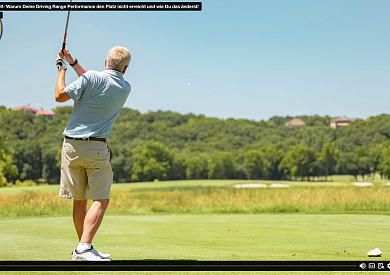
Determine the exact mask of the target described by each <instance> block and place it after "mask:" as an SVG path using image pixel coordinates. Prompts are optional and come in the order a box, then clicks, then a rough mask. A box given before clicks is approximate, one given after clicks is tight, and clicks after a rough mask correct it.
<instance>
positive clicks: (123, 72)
mask: <svg viewBox="0 0 390 275" xmlns="http://www.w3.org/2000/svg"><path fill="white" fill-rule="evenodd" d="M128 67H129V65H127V66H126V67H125V68H124V70H123V71H122V74H125V72H126V70H127V68H128Z"/></svg>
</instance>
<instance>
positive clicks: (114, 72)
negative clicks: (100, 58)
mask: <svg viewBox="0 0 390 275" xmlns="http://www.w3.org/2000/svg"><path fill="white" fill-rule="evenodd" d="M104 72H105V73H107V74H109V75H112V76H116V77H120V78H123V74H122V73H121V72H118V71H115V70H105V71H104Z"/></svg>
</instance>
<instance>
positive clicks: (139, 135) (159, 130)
mask: <svg viewBox="0 0 390 275" xmlns="http://www.w3.org/2000/svg"><path fill="white" fill-rule="evenodd" d="M54 111H55V114H56V116H55V119H54V120H51V121H49V120H47V119H46V118H45V117H43V116H38V117H36V116H35V115H34V114H32V113H30V112H28V111H12V110H9V109H6V108H5V107H0V186H4V185H6V184H7V182H11V183H13V182H16V181H26V180H34V181H45V182H48V183H50V184H58V183H59V179H60V168H59V167H60V155H61V146H62V141H63V137H62V132H63V130H64V128H65V126H66V123H67V121H68V119H69V116H70V114H71V111H72V107H58V108H56V109H55V110H54ZM292 118H293V117H277V116H275V117H272V118H270V119H269V120H267V121H264V120H262V121H254V120H245V119H232V118H230V119H217V118H210V117H205V116H204V115H194V114H186V115H182V114H179V113H174V112H170V111H165V112H164V111H156V112H152V111H150V112H148V113H144V114H142V113H140V112H138V111H136V110H132V109H129V108H123V110H122V111H121V113H120V115H119V117H118V119H117V121H116V123H115V125H114V128H113V131H112V133H111V136H110V138H109V140H108V143H109V145H110V147H111V148H112V150H113V152H114V158H113V160H112V162H111V164H112V169H113V171H114V181H115V182H132V181H152V180H155V179H159V180H181V179H270V180H314V178H318V177H323V178H324V179H325V180H326V179H327V178H328V176H330V175H334V174H344V175H352V176H354V177H357V176H362V177H363V178H364V177H367V176H370V175H374V174H375V173H379V174H380V175H381V176H382V177H385V178H387V177H390V141H389V140H390V115H379V116H375V117H370V118H368V119H367V120H356V121H354V122H352V123H351V124H350V125H349V126H347V127H340V128H337V129H333V128H330V127H329V124H330V121H331V119H332V118H331V117H329V116H325V117H321V116H299V117H298V118H300V119H302V120H303V121H305V123H306V126H301V127H296V128H288V127H286V126H284V123H285V122H287V121H289V120H291V119H292Z"/></svg>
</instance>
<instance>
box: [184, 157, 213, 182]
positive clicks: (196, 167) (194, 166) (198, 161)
mask: <svg viewBox="0 0 390 275" xmlns="http://www.w3.org/2000/svg"><path fill="white" fill-rule="evenodd" d="M208 158H209V156H208V154H206V153H200V154H196V155H193V156H189V157H188V158H187V160H186V166H187V168H186V176H187V179H189V180H190V179H207V165H208V163H207V160H208Z"/></svg>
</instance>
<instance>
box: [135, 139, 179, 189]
mask: <svg viewBox="0 0 390 275" xmlns="http://www.w3.org/2000/svg"><path fill="white" fill-rule="evenodd" d="M133 159H134V165H133V169H132V175H131V178H132V180H135V181H151V180H154V179H159V180H164V179H166V178H167V175H168V171H169V169H170V168H171V166H172V152H171V151H170V150H169V148H168V147H167V146H165V145H164V144H162V143H160V142H157V141H153V140H150V141H148V142H146V143H145V144H143V145H139V146H137V147H136V148H135V149H134V151H133Z"/></svg>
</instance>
